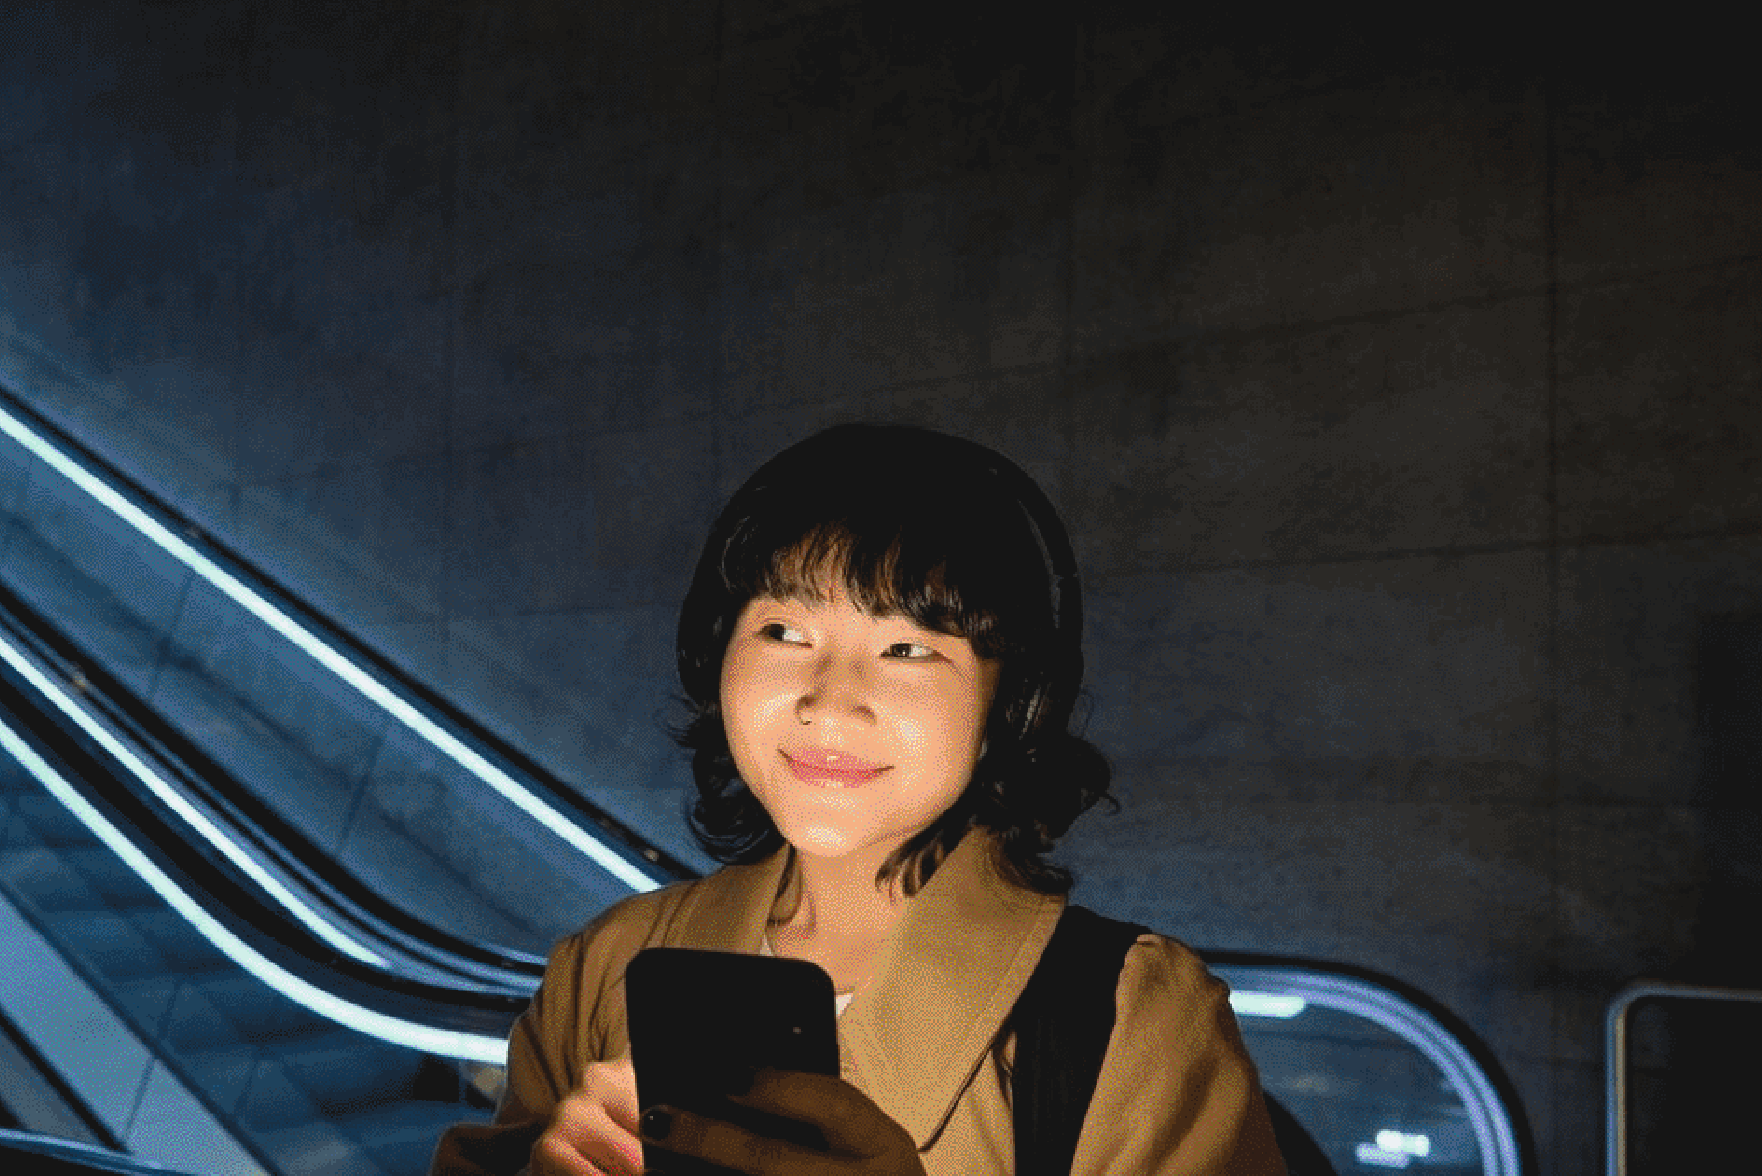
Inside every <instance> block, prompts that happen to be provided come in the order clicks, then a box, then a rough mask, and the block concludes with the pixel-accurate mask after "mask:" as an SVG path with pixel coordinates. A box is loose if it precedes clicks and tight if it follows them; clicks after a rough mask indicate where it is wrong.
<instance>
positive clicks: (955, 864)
mask: <svg viewBox="0 0 1762 1176" xmlns="http://www.w3.org/2000/svg"><path fill="white" fill-rule="evenodd" d="M988 848H989V846H988V844H987V842H986V840H985V839H984V838H983V837H980V836H969V837H968V838H966V839H965V841H963V842H962V844H961V845H960V846H959V847H958V848H957V849H956V850H955V851H954V852H953V853H952V854H951V855H950V856H949V858H948V860H947V861H945V862H944V863H943V864H942V866H941V868H940V869H938V870H937V871H936V873H935V875H934V877H933V878H932V879H931V881H930V883H929V884H928V885H926V886H925V887H924V888H923V890H921V891H920V892H919V893H918V894H917V895H916V896H914V897H913V898H911V899H909V900H907V903H906V908H905V911H904V913H903V915H902V916H901V918H900V921H899V923H898V925H897V928H896V930H895V932H894V934H893V936H892V938H891V940H890V941H889V943H888V945H887V946H886V948H885V949H884V954H883V958H882V961H881V964H880V967H879V969H878V970H877V972H876V978H875V980H874V981H873V982H872V983H871V984H870V985H869V986H868V987H866V988H865V989H863V990H862V991H861V992H859V993H858V994H857V996H856V998H855V999H854V1000H853V1001H852V1002H851V1004H850V1007H849V1008H848V1009H847V1010H846V1011H845V1013H844V1015H843V1016H841V1017H840V1018H839V1021H838V1041H839V1053H840V1056H841V1061H842V1070H843V1076H844V1078H845V1080H846V1081H848V1082H850V1083H852V1084H853V1085H855V1086H856V1087H858V1088H859V1089H861V1090H862V1091H864V1092H865V1093H866V1094H868V1095H869V1097H870V1098H872V1099H874V1100H875V1102H876V1103H877V1104H879V1105H880V1107H881V1109H882V1110H884V1111H886V1112H887V1114H889V1115H890V1116H892V1117H893V1118H894V1119H895V1120H896V1121H897V1122H899V1123H900V1124H901V1125H902V1126H904V1127H905V1129H906V1130H907V1131H909V1132H910V1133H911V1135H912V1138H913V1139H915V1140H916V1141H917V1143H918V1147H919V1150H920V1153H921V1155H922V1158H923V1162H924V1167H925V1169H926V1171H927V1172H928V1173H929V1174H930V1176H944V1174H946V1176H976V1174H980V1173H1009V1172H1011V1171H1013V1168H1014V1133H1013V1132H1014V1129H1013V1127H1012V1123H1011V1119H1010V1099H1009V1089H1010V1083H1009V1074H1008V1064H1009V1061H1010V1059H1011V1057H1012V1056H1013V1041H1006V1042H1005V1045H1004V1048H1003V1050H1002V1051H999V1052H998V1053H994V1052H993V1050H992V1048H991V1047H992V1044H993V1041H994V1040H995V1039H996V1038H997V1036H998V1034H999V1032H1000V1031H1001V1029H1002V1026H1003V1022H1004V1019H1005V1017H1006V1016H1008V1014H1009V1011H1010V1009H1011V1008H1012V1007H1013V1006H1014V1004H1015V1002H1016V998H1017V997H1018V996H1019V995H1021V991H1022V988H1023V986H1024V985H1025V984H1026V983H1027V981H1028V977H1029V975H1030V974H1031V973H1032V972H1033V970H1034V965H1035V964H1036V963H1037V962H1038V961H1039V959H1040V953H1041V951H1042V949H1043V948H1045V946H1046V942H1047V940H1048V939H1049V938H1051V936H1052V930H1053V927H1054V925H1055V924H1056V923H1057V922H1058V917H1059V914H1060V912H1061V911H1062V910H1063V908H1064V900H1063V899H1062V898H1049V897H1046V896H1042V895H1037V894H1031V893H1028V892H1026V891H1023V890H1021V889H1019V888H1017V887H1013V886H1011V885H1009V884H1008V883H1006V882H1005V881H1004V880H1003V879H1002V878H1001V877H999V876H998V874H997V872H996V870H995V868H994V867H992V865H991V859H990V855H989V853H988V852H987V850H988ZM788 856H789V854H788V851H784V852H781V853H779V854H777V855H776V856H774V857H773V858H771V859H770V860H768V861H766V862H762V863H759V864H757V865H752V866H730V867H726V868H724V869H722V870H721V871H719V872H717V873H716V874H714V875H713V876H711V877H709V878H705V879H702V880H700V881H696V882H691V883H686V884H681V885H677V886H671V887H668V888H666V889H664V890H661V891H657V892H654V893H651V894H645V895H639V896H637V897H634V898H630V899H626V900H625V901H623V902H621V903H619V904H618V905H617V906H615V907H613V908H612V909H611V910H609V911H607V912H606V913H605V914H604V915H602V916H601V917H600V918H598V919H596V920H595V921H594V922H593V923H592V924H590V925H589V926H588V927H587V928H585V929H584V930H582V931H580V932H578V933H577V934H575V935H573V936H571V937H570V938H568V939H566V940H564V941H563V942H562V943H561V944H559V945H558V947H557V949H556V951H555V952H554V953H553V954H552V956H551V960H550V964H549V967H548V968H547V970H546V972H545V978H544V984H543V986H542V988H541V989H540V991H539V993H538V995H537V996H536V997H534V999H533V1002H532V1006H531V1008H530V1009H529V1010H528V1011H527V1012H526V1013H525V1015H523V1016H522V1017H521V1019H520V1021H519V1023H518V1024H517V1025H516V1026H515V1028H514V1032H513V1036H512V1038H511V1039H510V1041H509V1051H508V1087H507V1092H506V1094H505V1095H504V1096H503V1099H502V1103H501V1106H500V1107H499V1108H498V1109H497V1112H496V1121H497V1122H498V1123H502V1124H510V1125H513V1124H520V1123H534V1122H539V1121H543V1120H546V1119H548V1117H549V1116H550V1114H551V1111H552V1108H553V1107H554V1106H555V1105H556V1103H557V1102H558V1101H559V1100H560V1099H561V1098H562V1097H563V1096H564V1095H565V1094H567V1093H568V1092H569V1091H570V1090H571V1089H573V1088H574V1087H575V1086H576V1084H577V1083H578V1082H579V1081H580V1078H581V1074H582V1071H583V1068H584V1067H585V1066H586V1065H587V1064H588V1063H589V1062H593V1061H599V1060H604V1059H610V1058H616V1057H618V1056H620V1055H622V1054H625V1053H627V1052H628V1051H629V1048H630V1042H629V1037H628V1034H627V1031H626V1026H625V1019H624V993H623V977H624V967H625V965H626V964H627V963H628V962H629V961H630V958H631V957H632V956H634V955H635V954H636V953H637V951H638V950H640V949H642V948H644V947H658V946H669V947H697V948H707V949H711V950H720V951H740V952H751V953H757V952H759V951H760V949H761V939H762V936H763V934H764V931H765V927H766V925H767V923H768V921H769V920H770V918H771V917H772V916H773V913H774V912H783V911H788V910H790V909H792V908H793V905H794V895H793V894H788V893H781V890H782V885H781V884H782V882H783V880H784V875H785V873H786V866H787V862H788ZM448 1156H449V1144H448V1141H445V1140H443V1142H442V1148H441V1152H440V1154H439V1155H438V1156H437V1160H436V1170H437V1171H443V1170H449V1169H448V1168H447V1164H446V1163H445V1161H446V1160H447V1159H448ZM469 1168H470V1166H469V1165H463V1166H461V1167H460V1168H458V1169H456V1170H469ZM1284 1170H1285V1169H1284V1163H1283V1161H1282V1160H1281V1159H1280V1158H1279V1154H1278V1150H1277V1147H1276V1145H1275V1144H1274V1142H1273V1136H1272V1127H1271V1125H1270V1123H1269V1121H1268V1119H1267V1114H1266V1109H1265V1105H1264V1104H1263V1102H1262V1101H1261V1098H1260V1094H1259V1083H1258V1080H1257V1078H1256V1076H1255V1072H1254V1067H1253V1064H1252V1063H1251V1062H1250V1061H1249V1059H1248V1055H1247V1053H1246V1052H1245V1051H1244V1049H1243V1047H1242V1041H1241V1037H1240V1035H1239V1033H1238V1031H1237V1028H1236V1022H1235V1018H1234V1016H1233V1015H1232V1013H1231V1011H1230V1006H1229V1002H1228V998H1227V990H1226V989H1225V987H1224V985H1223V984H1222V983H1221V982H1220V981H1218V980H1216V979H1215V978H1213V977H1212V976H1210V975H1209V974H1208V973H1207V972H1206V971H1205V968H1204V965H1203V964H1201V963H1200V961H1199V959H1198V958H1197V957H1196V956H1195V955H1194V954H1193V953H1192V952H1191V951H1189V950H1188V949H1187V948H1185V947H1183V946H1182V945H1180V944H1179V943H1176V942H1174V941H1173V940H1169V939H1164V938H1161V937H1160V936H1155V935H1146V936H1143V937H1141V938H1140V939H1139V940H1138V942H1137V943H1136V944H1135V945H1133V947H1132V948H1131V949H1130V950H1129V951H1128V952H1127V954H1126V962H1125V966H1124V968H1123V969H1122V971H1121V974H1120V984H1119V989H1118V993H1117V1018H1116V1021H1115V1025H1114V1030H1113V1036H1112V1038H1111V1039H1110V1041H1109V1043H1108V1049H1107V1058H1106V1061H1105V1062H1104V1064H1103V1066H1102V1071H1101V1078H1100V1082H1099V1083H1098V1085H1097V1087H1096V1092H1095V1098H1094V1101H1093V1102H1092V1103H1091V1104H1090V1107H1089V1112H1088V1116H1087V1118H1086V1119H1085V1120H1084V1124H1083V1132H1082V1136H1081V1138H1080V1139H1079V1141H1078V1144H1077V1156H1076V1162H1075V1165H1074V1171H1075V1172H1077V1173H1083V1174H1097V1176H1099V1174H1101V1173H1108V1174H1117V1176H1149V1174H1152V1173H1157V1174H1162V1173H1166V1174H1169V1176H1173V1174H1175V1173H1180V1174H1182V1176H1199V1174H1201V1173H1231V1174H1234V1176H1283V1173H1284Z"/></svg>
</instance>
